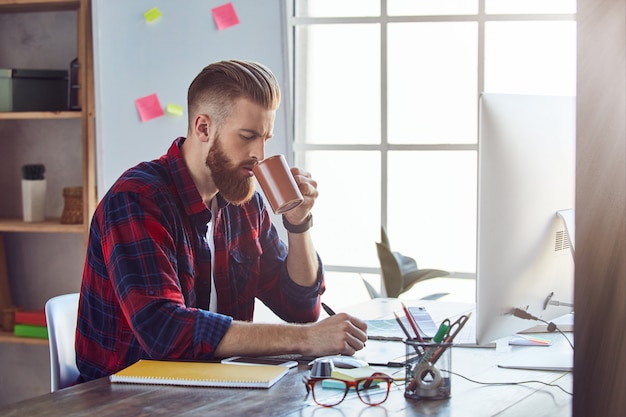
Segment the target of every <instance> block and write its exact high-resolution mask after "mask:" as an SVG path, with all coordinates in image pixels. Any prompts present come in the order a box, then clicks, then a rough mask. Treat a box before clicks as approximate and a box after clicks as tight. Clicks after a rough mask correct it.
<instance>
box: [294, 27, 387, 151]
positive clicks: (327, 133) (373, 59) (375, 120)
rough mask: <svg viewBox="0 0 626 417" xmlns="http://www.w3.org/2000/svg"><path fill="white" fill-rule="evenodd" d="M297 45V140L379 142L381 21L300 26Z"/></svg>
mask: <svg viewBox="0 0 626 417" xmlns="http://www.w3.org/2000/svg"><path fill="white" fill-rule="evenodd" d="M296 44H297V47H296V48H298V53H297V56H296V77H295V80H296V82H295V89H296V96H295V97H296V99H295V108H296V120H295V123H296V140H297V141H299V142H306V143H315V144H320V143H326V144H329V143H331V144H338V143H342V144H357V143H361V144H373V143H380V27H379V25H370V24H356V25H313V26H304V27H299V28H298V30H297V39H296ZM348 51H349V53H348Z"/></svg>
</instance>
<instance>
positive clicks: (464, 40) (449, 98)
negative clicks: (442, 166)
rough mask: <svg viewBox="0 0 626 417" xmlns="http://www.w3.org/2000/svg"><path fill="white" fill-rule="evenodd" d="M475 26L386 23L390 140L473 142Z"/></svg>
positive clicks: (475, 76)
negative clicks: (387, 27)
mask: <svg viewBox="0 0 626 417" xmlns="http://www.w3.org/2000/svg"><path fill="white" fill-rule="evenodd" d="M477 28H478V26H477V24H476V23H474V22H448V23H398V24H390V25H389V31H388V38H389V43H388V45H389V46H388V49H389V52H388V63H389V66H388V74H389V77H388V78H389V79H388V82H387V83H388V87H387V88H388V94H389V95H388V112H387V114H388V116H387V117H388V141H389V142H390V143H398V144H408V143H439V144H440V143H476V111H477V109H476V106H477V98H476V94H477V78H478V75H477V67H478V65H477V60H478V58H477V54H478V47H477V43H478V40H477V36H478V32H477Z"/></svg>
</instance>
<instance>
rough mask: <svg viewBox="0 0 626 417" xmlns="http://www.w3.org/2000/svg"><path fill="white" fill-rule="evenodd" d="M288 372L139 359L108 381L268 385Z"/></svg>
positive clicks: (278, 368) (268, 367)
mask: <svg viewBox="0 0 626 417" xmlns="http://www.w3.org/2000/svg"><path fill="white" fill-rule="evenodd" d="M287 372H289V368H287V367H286V366H279V365H239V364H226V363H212V362H180V361H157V360H147V359H142V360H140V361H138V362H136V363H134V364H132V365H130V366H128V367H127V368H125V369H122V370H121V371H119V372H116V373H115V374H113V375H111V376H110V377H109V378H110V380H111V382H125V383H132V384H161V385H189V386H201V387H231V388H269V387H271V386H272V385H274V384H275V383H276V382H277V381H278V380H279V379H280V378H282V377H283V376H284V375H286V374H287Z"/></svg>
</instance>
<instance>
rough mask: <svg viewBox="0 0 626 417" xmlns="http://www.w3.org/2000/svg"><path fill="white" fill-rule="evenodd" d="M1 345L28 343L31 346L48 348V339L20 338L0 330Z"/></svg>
mask: <svg viewBox="0 0 626 417" xmlns="http://www.w3.org/2000/svg"><path fill="white" fill-rule="evenodd" d="M0 343H27V344H30V345H42V346H48V339H37V338H35V337H18V336H15V335H14V334H13V333H11V332H5V331H4V330H0Z"/></svg>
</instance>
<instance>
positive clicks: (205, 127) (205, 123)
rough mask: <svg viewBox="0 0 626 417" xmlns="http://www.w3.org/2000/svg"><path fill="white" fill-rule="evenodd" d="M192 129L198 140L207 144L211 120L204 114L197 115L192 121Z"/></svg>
mask: <svg viewBox="0 0 626 417" xmlns="http://www.w3.org/2000/svg"><path fill="white" fill-rule="evenodd" d="M193 129H194V133H195V134H196V136H197V137H198V138H199V139H200V140H202V141H206V142H208V141H209V136H210V132H211V118H210V117H209V116H208V115H206V114H199V115H197V116H196V118H195V119H194V121H193Z"/></svg>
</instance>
